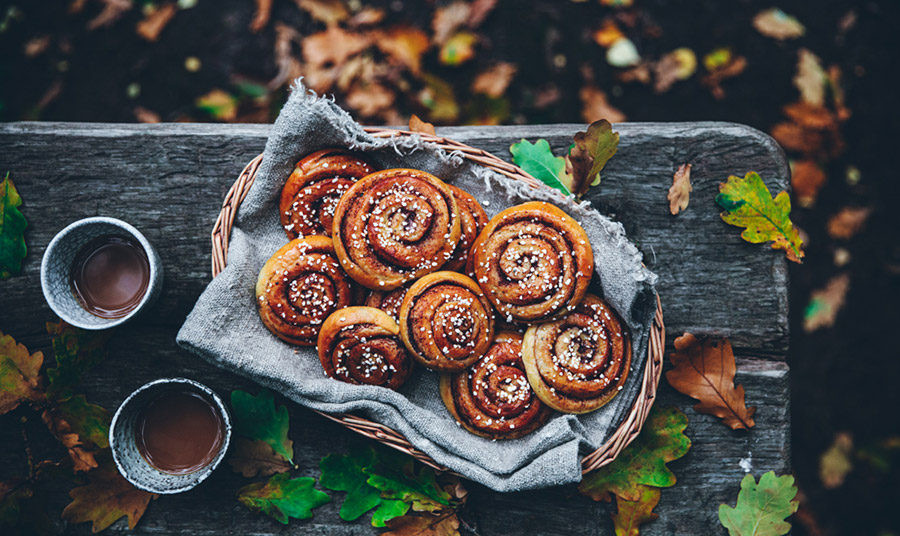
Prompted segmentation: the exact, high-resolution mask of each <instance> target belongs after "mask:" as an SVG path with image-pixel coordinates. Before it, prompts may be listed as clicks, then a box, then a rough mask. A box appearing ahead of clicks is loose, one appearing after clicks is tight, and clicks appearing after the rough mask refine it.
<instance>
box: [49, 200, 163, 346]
mask: <svg viewBox="0 0 900 536" xmlns="http://www.w3.org/2000/svg"><path fill="white" fill-rule="evenodd" d="M101 236H127V237H131V238H133V239H134V240H135V241H137V242H138V243H139V244H140V245H141V247H142V248H143V249H144V253H146V254H147V261H148V262H149V265H150V280H149V282H148V284H147V291H146V292H145V293H144V297H143V298H142V299H141V301H140V303H138V305H137V307H135V308H134V309H133V310H132V311H131V312H129V313H128V314H126V315H125V316H123V317H121V318H100V317H99V316H94V315H92V314H91V313H89V312H87V311H86V310H85V309H84V307H82V305H81V302H79V301H78V298H76V297H75V293H74V292H73V291H72V281H71V270H72V263H74V262H75V256H76V255H77V254H78V252H79V250H80V249H81V248H82V247H84V246H85V245H86V244H88V243H89V242H91V241H93V240H95V239H97V238H99V237H101ZM162 279H163V269H162V262H160V260H159V255H158V254H157V253H156V251H155V250H154V249H153V246H151V245H150V242H148V241H147V239H146V238H145V237H144V235H142V234H141V232H140V231H138V230H137V229H135V228H134V227H132V226H131V225H129V224H127V223H125V222H124V221H122V220H117V219H115V218H105V217H95V218H86V219H83V220H78V221H76V222H75V223H72V224H70V225H69V226H68V227H66V228H65V229H63V230H62V231H60V232H59V233H57V235H56V236H54V237H53V240H51V241H50V245H48V246H47V250H46V251H45V252H44V258H43V260H42V261H41V288H42V289H43V291H44V298H45V299H46V300H47V303H48V304H49V305H50V308H51V309H53V312H54V313H56V314H57V316H59V317H60V318H61V319H63V320H65V321H66V322H67V323H69V324H71V325H73V326H76V327H79V328H82V329H107V328H111V327H113V326H118V325H119V324H122V323H124V322H127V321H128V320H130V319H131V318H133V317H134V316H135V315H137V314H139V313H140V312H141V311H143V310H145V309H147V308H149V307H150V305H152V304H153V302H154V301H155V300H156V298H157V297H158V296H159V292H160V289H161V288H162Z"/></svg>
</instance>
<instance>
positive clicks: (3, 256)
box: [0, 172, 28, 279]
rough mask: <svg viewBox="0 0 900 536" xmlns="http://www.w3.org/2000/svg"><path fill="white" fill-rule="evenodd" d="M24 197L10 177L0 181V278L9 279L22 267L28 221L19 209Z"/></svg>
mask: <svg viewBox="0 0 900 536" xmlns="http://www.w3.org/2000/svg"><path fill="white" fill-rule="evenodd" d="M21 205H22V198H21V197H20V196H19V192H17V191H16V187H15V185H13V182H12V180H10V178H9V172H7V173H6V178H4V179H3V180H2V181H0V279H8V278H10V277H12V276H14V275H16V274H18V273H19V271H20V270H21V269H22V259H24V258H25V254H26V253H27V252H28V249H27V248H26V247H25V227H27V226H28V222H27V221H26V220H25V216H23V215H22V213H21V212H20V211H19V206H21Z"/></svg>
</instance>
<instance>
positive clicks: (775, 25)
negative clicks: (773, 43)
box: [753, 7, 806, 41]
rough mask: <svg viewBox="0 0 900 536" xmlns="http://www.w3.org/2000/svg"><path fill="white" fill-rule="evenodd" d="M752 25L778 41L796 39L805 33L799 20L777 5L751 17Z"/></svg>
mask: <svg viewBox="0 0 900 536" xmlns="http://www.w3.org/2000/svg"><path fill="white" fill-rule="evenodd" d="M753 27H754V28H756V31H758V32H759V33H761V34H763V35H765V36H766V37H771V38H773V39H777V40H779V41H784V40H785V39H796V38H798V37H802V36H803V34H804V33H806V28H804V27H803V25H802V24H800V21H798V20H797V19H796V18H794V17H792V16H790V15H788V14H787V13H785V12H784V11H782V10H780V9H778V8H777V7H773V8H771V9H767V10H765V11H761V12H759V13H758V14H757V15H756V16H755V17H753Z"/></svg>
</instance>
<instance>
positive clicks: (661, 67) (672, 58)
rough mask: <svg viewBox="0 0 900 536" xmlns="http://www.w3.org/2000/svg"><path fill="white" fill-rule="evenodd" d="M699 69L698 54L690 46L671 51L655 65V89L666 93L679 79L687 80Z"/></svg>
mask: <svg viewBox="0 0 900 536" xmlns="http://www.w3.org/2000/svg"><path fill="white" fill-rule="evenodd" d="M696 71H697V55H696V54H694V51H693V50H691V49H689V48H678V49H675V50H673V51H672V52H669V53H668V54H666V55H665V56H663V57H662V58H660V60H659V61H658V62H656V63H655V64H654V65H653V74H654V75H655V76H656V80H655V82H654V83H653V91H655V92H657V93H665V92H666V91H668V90H669V88H671V87H672V85H673V84H674V83H675V82H677V81H679V80H687V79H688V78H690V77H691V76H693V74H694V73H695V72H696Z"/></svg>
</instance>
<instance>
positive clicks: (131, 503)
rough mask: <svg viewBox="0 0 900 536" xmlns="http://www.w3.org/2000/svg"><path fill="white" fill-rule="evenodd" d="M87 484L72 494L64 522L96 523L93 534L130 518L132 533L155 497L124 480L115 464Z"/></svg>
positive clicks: (95, 472)
mask: <svg viewBox="0 0 900 536" xmlns="http://www.w3.org/2000/svg"><path fill="white" fill-rule="evenodd" d="M87 479H88V484H87V485H85V486H80V487H77V488H75V489H73V490H72V491H70V492H69V496H70V497H71V498H72V502H71V503H69V505H68V506H66V508H65V510H63V512H62V518H63V519H66V520H68V521H71V522H72V523H85V522H87V521H90V522H92V523H93V525H92V528H91V530H92V532H100V531H101V530H104V529H106V528H107V527H109V526H110V525H112V524H113V522H115V521H116V520H117V519H119V518H120V517H123V516H128V528H129V529H133V528H134V527H135V525H137V522H138V520H140V519H141V516H142V515H144V511H146V510H147V505H148V504H150V500H151V499H155V498H157V497H158V495H156V494H155V493H148V492H146V491H143V490H139V489H137V488H136V487H134V486H132V485H131V484H130V483H129V482H128V481H127V480H125V479H124V478H123V477H122V475H120V474H119V471H118V470H116V467H115V466H114V465H113V463H112V460H111V459H110V460H106V461H105V462H104V463H103V464H102V465H101V466H100V467H99V468H97V469H95V470H93V471H91V472H89V473H88V474H87Z"/></svg>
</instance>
